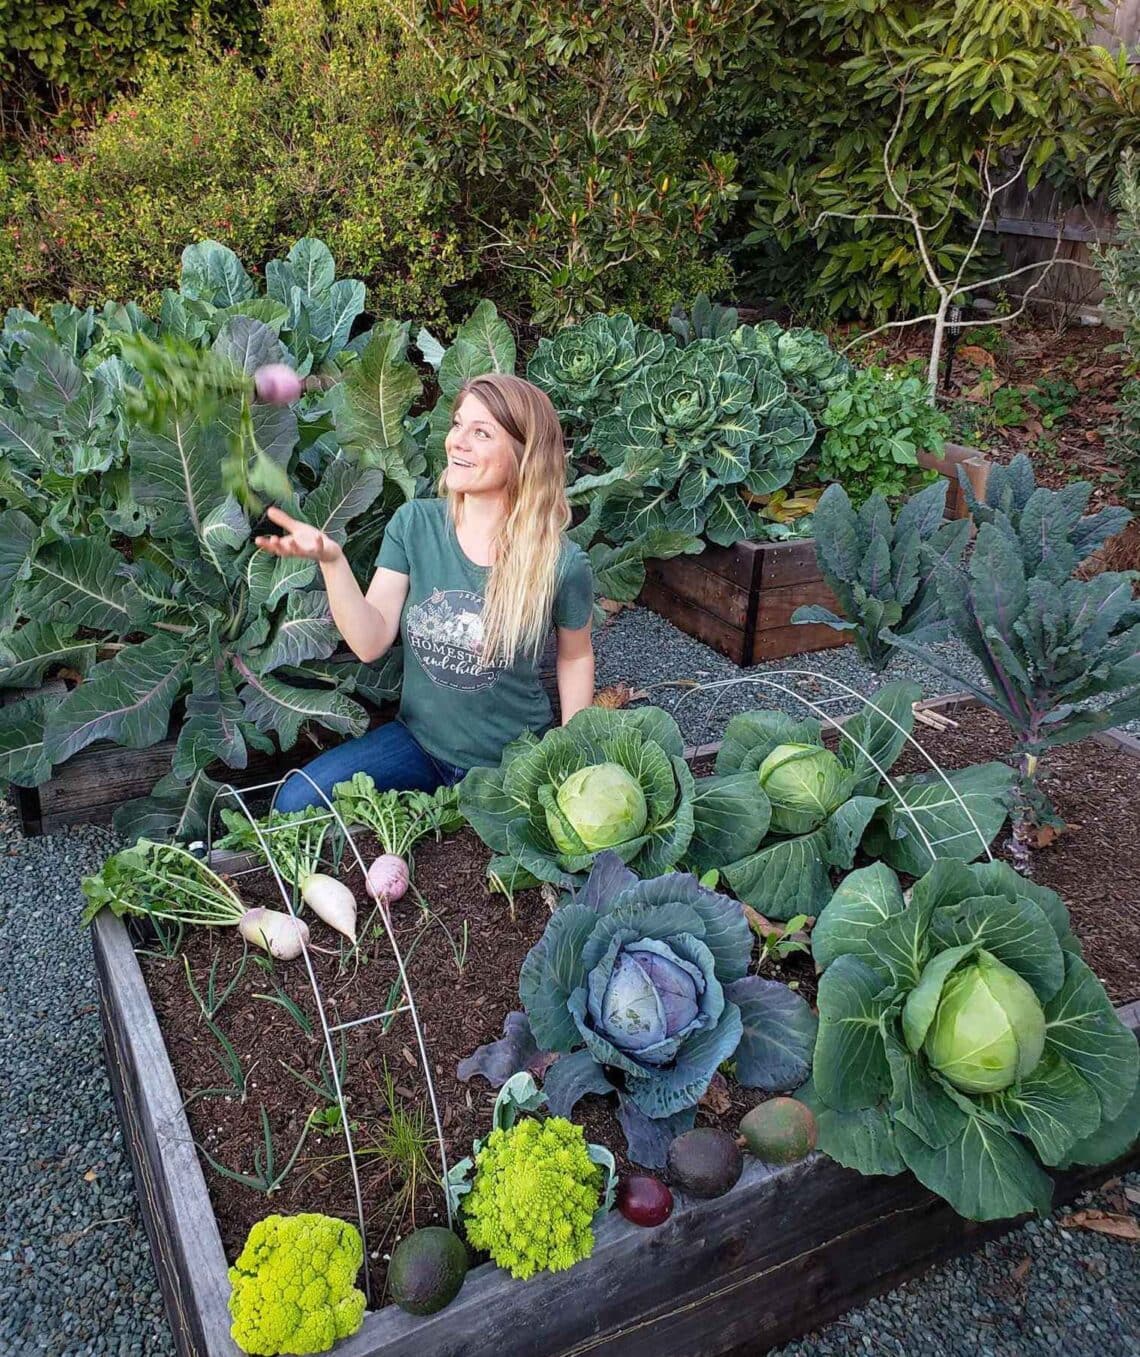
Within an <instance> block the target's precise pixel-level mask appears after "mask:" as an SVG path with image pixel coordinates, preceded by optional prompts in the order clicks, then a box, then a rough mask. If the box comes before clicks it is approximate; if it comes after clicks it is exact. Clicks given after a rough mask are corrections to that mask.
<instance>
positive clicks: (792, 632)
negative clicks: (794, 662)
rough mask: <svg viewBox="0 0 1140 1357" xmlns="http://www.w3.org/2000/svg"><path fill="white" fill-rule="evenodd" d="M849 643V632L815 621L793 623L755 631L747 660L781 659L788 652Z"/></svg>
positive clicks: (759, 661)
mask: <svg viewBox="0 0 1140 1357" xmlns="http://www.w3.org/2000/svg"><path fill="white" fill-rule="evenodd" d="M849 643H850V635H849V633H848V632H845V631H836V630H835V629H834V628H833V627H825V626H822V625H819V624H817V623H815V622H813V623H811V624H810V625H807V626H796V625H795V624H792V625H790V626H786V627H770V628H769V629H768V630H767V631H758V632H757V633H756V635H755V637H754V638H753V641H752V656H751V659H750V660H749V663H750V664H760V663H762V662H763V661H764V660H782V659H785V658H786V657H787V656H789V655H804V654H809V653H810V652H812V651H815V650H831V649H833V648H834V647H835V646H845V645H848V644H849Z"/></svg>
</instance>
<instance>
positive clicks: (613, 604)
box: [598, 598, 629, 617]
mask: <svg viewBox="0 0 1140 1357" xmlns="http://www.w3.org/2000/svg"><path fill="white" fill-rule="evenodd" d="M598 607H599V608H601V610H602V612H604V613H609V615H610V616H611V617H615V616H616V615H617V614H618V613H620V612H621V610H622V609H623V608H628V607H629V604H628V603H619V602H618V601H617V599H616V598H600V599H598Z"/></svg>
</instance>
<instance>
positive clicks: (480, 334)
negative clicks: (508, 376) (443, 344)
mask: <svg viewBox="0 0 1140 1357" xmlns="http://www.w3.org/2000/svg"><path fill="white" fill-rule="evenodd" d="M514 370H515V341H514V336H513V335H512V334H511V330H510V326H509V325H508V324H507V323H506V321H505V320H503V319H501V317H500V316H499V313H498V311H497V310H496V309H495V304H494V303H493V302H489V301H481V302H480V303H479V305H478V306H476V308H475V310H474V311H472V313H471V315H470V316H469V317H468V319H467V320H465V321H464V322H463V324H462V325H461V326H460V327H459V329H458V330H457V331H456V333H455V340H454V342H453V343H452V345H451V347H450V348H449V349H448V350H447V352H446V353H445V354H444V355H443V358H442V360H441V361H440V364H439V389H440V393H441V395H442V396H443V398H444V399H445V400H447V401H451V400H454V398H455V397H456V395H458V393H459V389H460V388H461V387H462V386H463V384H464V383H465V382H468V381H470V380H471V378H472V377H481V376H482V375H483V374H484V373H486V372H506V373H513V372H514Z"/></svg>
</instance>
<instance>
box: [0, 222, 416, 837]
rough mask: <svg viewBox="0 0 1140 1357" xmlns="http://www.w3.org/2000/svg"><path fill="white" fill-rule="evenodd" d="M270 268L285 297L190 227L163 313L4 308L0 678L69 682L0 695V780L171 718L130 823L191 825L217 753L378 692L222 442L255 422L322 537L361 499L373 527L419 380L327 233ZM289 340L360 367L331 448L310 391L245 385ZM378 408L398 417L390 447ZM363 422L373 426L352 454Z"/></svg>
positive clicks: (266, 738) (230, 444)
mask: <svg viewBox="0 0 1140 1357" xmlns="http://www.w3.org/2000/svg"><path fill="white" fill-rule="evenodd" d="M268 272H269V274H270V277H271V279H272V280H273V284H272V285H273V287H274V288H275V289H276V290H277V291H278V293H279V294H280V297H274V296H269V297H258V296H255V295H253V293H252V289H253V283H252V280H251V279H250V277H249V275H248V274H247V273H246V272H245V270H244V269H243V268H242V266H241V264H240V262H239V261H238V260H237V259H236V257H235V256H234V255H233V254H232V252H230V251H228V250H225V249H224V248H223V247H222V246H219V245H216V244H215V243H213V242H209V241H207V242H201V243H200V244H199V245H197V246H191V247H188V249H187V250H186V251H185V254H184V257H183V271H182V279H181V286H180V291H179V292H177V293H175V292H171V291H168V292H167V293H166V294H165V297H164V299H163V303H162V308H161V315H160V319H159V321H158V322H157V323H153V322H150V321H148V320H147V319H146V318H145V317H144V316H142V314H141V312H139V311H138V310H137V308H132V307H117V308H115V307H110V306H108V307H106V308H104V310H103V312H102V313H98V314H97V313H95V312H93V311H90V310H88V311H87V312H82V311H78V310H76V309H75V308H56V309H55V310H54V312H53V314H52V316H51V318H50V322H49V321H47V320H44V321H38V320H36V319H35V318H34V317H29V316H27V315H26V314H25V313H20V312H16V313H10V314H9V316H8V317H7V321H6V324H5V328H4V331H3V337H2V339H0V427H3V428H4V430H5V431H6V432H5V433H4V434H2V435H0V486H2V487H4V490H3V491H0V493H6V494H7V496H8V497H7V499H6V503H7V504H8V506H9V507H7V508H5V509H4V510H3V512H2V514H0V526H2V527H3V528H5V529H6V531H5V533H4V547H3V548H2V549H0V578H2V579H3V580H4V581H5V582H6V583H7V584H8V586H9V588H8V590H7V593H6V602H5V605H4V613H3V618H4V622H5V630H4V634H3V636H2V638H0V686H4V687H21V688H23V687H31V686H34V685H35V684H37V683H40V682H41V681H42V680H43V679H44V678H45V677H46V676H48V675H50V674H52V673H54V672H56V671H57V670H59V669H61V668H66V670H67V671H68V675H69V677H70V679H71V680H72V682H76V681H79V680H81V681H79V682H78V686H76V687H75V688H74V689H73V691H71V692H69V693H67V694H66V696H63V695H51V696H49V695H40V696H35V697H31V698H28V699H25V700H24V701H21V702H17V703H15V704H13V705H11V706H8V707H6V708H4V709H3V715H2V716H0V775H2V776H3V777H4V778H5V779H6V780H9V781H13V782H16V783H18V784H19V785H27V786H34V785H37V784H39V783H40V782H42V781H43V780H45V779H46V778H47V777H48V776H49V775H50V772H51V769H52V768H53V766H55V765H57V764H59V763H62V762H64V761H65V760H67V759H68V758H70V757H71V756H72V755H73V754H75V753H77V752H78V751H79V750H81V749H83V748H85V747H86V746H87V745H89V744H91V743H92V742H93V741H96V740H111V741H114V742H117V743H120V744H124V745H126V746H127V747H129V748H136V749H137V748H143V747H145V746H147V745H152V744H155V743H157V742H159V741H161V740H163V739H165V738H166V736H167V733H168V730H169V728H170V726H171V722H172V718H174V717H175V716H181V717H182V719H181V724H180V730H179V735H178V742H177V747H176V750H175V754H174V757H173V764H172V770H171V773H170V775H169V776H168V777H166V778H163V779H162V780H161V782H160V783H159V785H158V787H157V788H156V789H155V795H154V796H153V797H152V798H150V799H144V801H143V802H142V803H131V805H130V806H128V807H126V808H124V810H123V812H122V813H121V814H120V817H119V826H120V828H121V829H122V830H123V831H124V832H132V833H136V834H137V833H140V832H141V833H146V834H148V835H151V836H155V837H161V836H162V835H164V834H166V833H168V832H170V833H174V834H176V835H178V836H182V835H184V834H190V833H196V832H201V830H202V828H203V823H202V816H203V812H204V809H205V807H206V805H207V804H208V801H209V798H210V796H211V795H212V793H213V791H214V790H215V783H214V782H213V780H212V779H211V778H210V777H209V776H208V774H207V772H206V770H207V768H208V767H210V765H212V764H213V763H215V762H216V761H220V762H221V763H223V764H226V765H228V766H229V767H231V768H237V769H240V768H244V767H245V766H246V762H247V760H248V750H249V747H250V746H252V747H254V748H257V749H263V750H271V749H272V748H273V747H274V744H273V738H271V737H275V738H276V740H277V743H278V744H279V745H280V747H281V748H283V749H289V748H291V747H292V746H293V745H294V744H295V743H296V740H297V739H298V736H299V735H300V732H301V730H302V728H303V727H304V726H306V725H308V724H310V723H312V724H317V725H324V726H326V727H327V728H329V729H331V730H334V731H336V732H338V733H340V734H350V733H358V732H360V731H362V730H363V729H364V728H365V726H366V723H367V713H366V712H365V710H364V708H363V707H361V706H360V705H359V703H358V702H356V701H353V700H352V695H353V694H356V695H360V696H367V697H369V698H372V699H379V698H384V697H388V696H391V695H392V693H393V691H394V684H393V677H394V668H393V666H392V664H391V663H389V665H387V666H384V667H382V668H380V669H376V670H373V669H371V668H369V667H368V666H364V665H360V664H358V663H357V662H356V661H355V660H352V661H350V662H348V663H345V662H342V661H339V660H334V658H333V652H334V650H335V647H336V641H337V636H336V630H335V627H334V625H333V621H332V617H331V614H330V613H329V609H328V604H327V600H326V599H325V596H324V594H323V592H322V591H320V590H319V589H315V588H314V587H313V585H314V582H315V580H316V571H315V568H314V567H313V565H312V563H306V562H302V561H278V560H275V559H274V558H271V557H268V556H266V555H265V554H264V553H261V552H258V551H257V550H256V549H255V547H254V546H253V543H252V540H251V537H252V523H251V520H250V517H249V514H248V512H247V511H246V510H245V509H243V507H242V505H241V504H240V503H239V502H238V500H237V498H235V495H234V494H233V482H232V480H231V476H232V473H233V461H232V453H233V448H234V440H235V437H239V438H245V437H246V436H247V435H248V436H249V437H252V438H253V439H254V440H255V441H256V444H257V446H258V449H259V454H258V455H259V456H263V457H265V458H267V459H268V460H269V462H270V463H271V465H272V468H273V471H274V475H275V476H276V477H278V478H279V480H280V483H279V485H277V486H276V487H275V488H277V489H280V490H282V491H284V492H287V493H288V494H289V495H290V496H291V498H292V499H293V502H294V503H296V504H299V506H300V512H301V513H302V514H303V515H304V516H305V517H306V518H307V519H308V520H309V521H311V522H315V523H317V524H318V525H319V526H321V527H322V528H323V530H324V531H325V532H327V533H329V535H330V536H333V537H334V538H335V539H336V540H337V541H339V542H342V543H343V542H344V541H345V540H346V538H347V536H348V533H349V528H350V526H351V525H353V524H355V523H357V522H358V521H359V520H360V518H361V516H362V515H363V514H365V512H366V511H367V512H369V513H370V526H371V527H372V529H373V531H378V528H379V525H380V524H381V523H382V521H383V515H382V514H381V513H378V512H376V506H377V503H378V500H379V499H380V496H381V495H382V494H390V493H391V491H392V490H395V492H396V496H397V498H401V497H403V496H404V495H406V494H410V493H412V491H413V490H414V489H415V487H416V484H417V481H416V475H417V470H416V468H417V462H416V460H415V459H416V456H418V454H417V453H416V450H415V449H414V448H412V447H410V446H409V445H408V443H407V442H406V440H405V438H404V430H403V423H404V418H405V416H406V414H407V409H408V407H409V406H410V404H411V400H412V399H413V398H414V394H415V391H418V389H419V387H418V378H417V377H416V374H415V372H414V369H412V368H411V365H410V364H408V363H407V361H406V359H405V358H404V356H403V351H402V349H401V348H400V346H399V343H398V342H396V343H393V339H392V332H391V330H390V329H387V328H384V327H381V330H380V333H379V334H378V335H376V336H374V337H370V336H367V335H365V336H363V337H362V338H361V339H360V340H353V341H349V340H348V329H349V327H350V325H351V322H352V320H353V319H354V318H355V315H356V310H357V303H358V302H360V301H361V300H362V295H361V290H360V289H359V288H358V287H357V286H356V285H352V286H351V287H347V288H344V289H341V290H340V291H338V290H337V288H338V284H337V282H336V281H335V279H334V278H333V277H332V274H333V268H332V262H331V259H329V258H328V253H327V251H326V250H325V249H324V247H323V246H322V245H320V242H317V241H300V242H298V244H297V245H296V246H294V248H293V250H291V251H290V254H289V257H288V259H286V260H283V261H274V262H272V263H271V264H270V265H269V267H268ZM284 297H287V300H282V299H280V298H284ZM334 317H335V319H334ZM280 335H285V336H286V337H287V338H288V339H289V340H290V342H293V343H296V344H297V346H298V352H299V353H300V354H301V355H302V357H301V359H300V362H299V363H298V360H297V357H296V355H294V354H292V353H291V352H290V351H289V350H288V349H287V348H286V347H285V346H284V344H283V343H282V340H281V339H280V337H279V336H280ZM155 339H157V340H158V341H161V343H162V345H163V347H162V348H160V349H158V350H156V349H155V347H154V342H153V341H154V340H155ZM156 353H157V355H158V358H159V359H161V361H159V362H157V364H156V366H154V367H148V366H147V364H148V361H149V360H150V359H152V358H154V357H155V355H156ZM136 358H137V359H138V360H139V362H140V363H141V364H142V366H143V368H144V371H142V372H140V371H139V370H138V369H137V368H136V367H134V366H133V365H132V361H128V360H134V359H136ZM167 358H173V360H175V361H173V362H172V363H168V362H167V361H166V360H167ZM281 359H286V360H288V361H289V362H290V365H292V366H294V367H295V368H297V367H300V366H309V367H312V365H313V364H315V363H319V364H320V365H321V370H322V372H323V374H324V375H325V376H329V377H331V376H335V375H336V374H338V373H339V372H340V371H341V366H340V365H341V364H344V365H345V367H346V368H348V369H349V370H350V371H351V372H352V374H353V379H354V380H353V381H352V382H351V383H347V382H346V383H345V388H346V389H345V391H344V392H343V393H342V394H341V396H340V398H339V400H338V402H337V403H336V414H337V415H339V418H340V423H341V427H342V429H343V432H344V444H345V449H344V450H342V446H341V432H340V430H338V428H337V427H336V425H335V423H334V415H333V413H332V412H331V411H330V406H329V404H328V403H327V402H326V401H325V400H324V398H323V397H321V396H317V397H306V398H304V399H303V400H302V401H301V402H300V403H299V404H298V405H296V406H293V407H281V406H270V405H261V404H256V403H251V402H250V400H249V388H250V385H251V381H250V379H251V377H252V374H253V372H254V371H255V370H256V368H258V367H260V366H262V365H264V364H265V363H267V362H274V361H280V360H281ZM409 373H410V375H411V379H412V381H413V382H414V383H415V387H414V390H413V389H412V386H411V384H410V383H409V381H408V374H409ZM219 374H221V377H220V378H219ZM215 378H219V379H218V380H214V379H215ZM202 381H204V382H205V385H204V386H203V385H202V384H201V382H202ZM394 391H395V392H398V393H400V394H399V404H398V405H397V401H396V398H395V397H393V396H392V393H393V392H394ZM409 392H411V394H409ZM377 411H379V412H380V414H377ZM140 412H142V413H145V415H146V419H145V420H142V419H140V418H139V415H140ZM381 415H382V416H383V419H384V420H386V421H387V423H386V424H385V425H384V426H383V427H384V428H387V427H389V426H392V425H395V424H397V423H398V424H399V425H400V426H401V427H400V429H399V433H398V434H397V433H396V432H395V431H393V433H392V436H391V441H390V442H384V441H382V440H381V438H380V435H379V433H377V432H376V429H375V422H379V420H380V418H381ZM369 420H373V421H375V422H374V423H369V422H368V421H369ZM81 426H82V428H85V429H86V431H87V432H86V434H83V433H82V430H81ZM365 427H367V428H368V429H369V430H372V431H373V432H374V433H375V437H374V440H373V443H372V445H371V446H370V449H369V452H368V454H367V455H361V454H360V453H359V451H358V449H359V443H360V439H361V437H362V435H361V432H360V431H361V429H362V428H365ZM68 459H70V462H71V465H70V466H68ZM381 467H383V469H381ZM246 471H248V465H247V466H246ZM243 474H244V473H243ZM386 482H387V483H390V485H389V484H386ZM246 486H247V488H248V482H246ZM61 502H62V507H61ZM17 506H18V507H17ZM358 536H359V535H358ZM124 542H128V543H129V545H128V546H127V547H126V549H125V550H124V549H123V543H124ZM358 545H359V543H354V546H358ZM350 550H351V548H350ZM374 554H375V551H374V547H373V549H372V555H373V556H374Z"/></svg>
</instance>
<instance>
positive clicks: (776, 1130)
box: [740, 1098, 816, 1164]
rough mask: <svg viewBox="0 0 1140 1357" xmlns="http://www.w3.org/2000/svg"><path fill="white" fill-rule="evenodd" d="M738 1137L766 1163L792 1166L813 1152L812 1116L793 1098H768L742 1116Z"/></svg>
mask: <svg viewBox="0 0 1140 1357" xmlns="http://www.w3.org/2000/svg"><path fill="white" fill-rule="evenodd" d="M740 1134H741V1135H742V1136H743V1137H744V1139H745V1141H746V1143H747V1145H748V1148H749V1150H750V1151H751V1152H752V1153H753V1154H754V1155H755V1156H756V1158H757V1159H762V1160H763V1161H764V1162H765V1163H766V1164H794V1163H795V1162H796V1160H797V1159H802V1158H803V1157H804V1155H806V1154H810V1153H811V1151H812V1150H814V1149H815V1142H816V1129H815V1117H814V1116H813V1115H812V1111H811V1108H810V1107H807V1106H805V1104H803V1103H801V1102H799V1101H797V1100H796V1099H795V1098H770V1099H769V1100H768V1101H767V1102H766V1103H761V1104H760V1105H759V1106H758V1107H754V1108H752V1110H751V1111H750V1112H748V1113H746V1114H745V1116H744V1119H743V1120H742V1121H741V1123H740Z"/></svg>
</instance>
